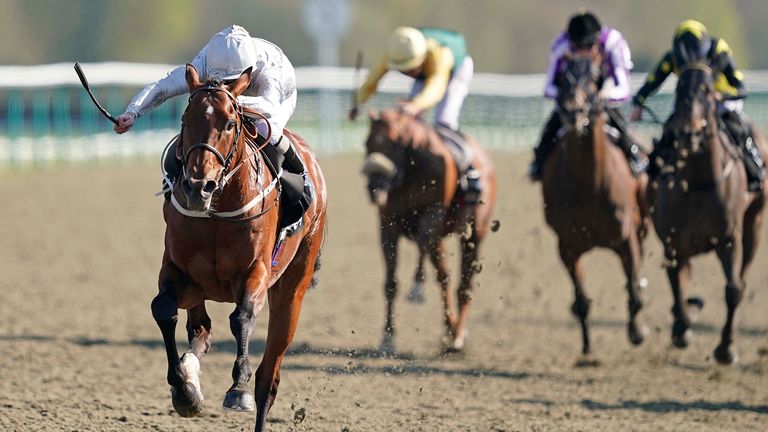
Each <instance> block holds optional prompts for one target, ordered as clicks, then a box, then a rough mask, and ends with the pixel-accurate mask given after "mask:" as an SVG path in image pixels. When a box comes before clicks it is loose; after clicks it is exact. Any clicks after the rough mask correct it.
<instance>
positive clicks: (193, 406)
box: [171, 382, 203, 417]
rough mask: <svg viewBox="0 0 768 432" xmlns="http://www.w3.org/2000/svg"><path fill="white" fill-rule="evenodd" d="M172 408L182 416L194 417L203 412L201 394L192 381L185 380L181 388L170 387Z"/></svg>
mask: <svg viewBox="0 0 768 432" xmlns="http://www.w3.org/2000/svg"><path fill="white" fill-rule="evenodd" d="M171 402H173V409H175V410H176V412H177V413H179V415H180V416H182V417H195V416H199V415H200V414H201V413H202V412H203V395H202V394H201V393H200V391H199V390H198V389H197V388H195V386H194V385H193V384H192V383H189V382H186V383H184V385H183V386H182V387H181V389H176V388H175V387H171Z"/></svg>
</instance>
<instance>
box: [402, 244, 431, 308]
mask: <svg viewBox="0 0 768 432" xmlns="http://www.w3.org/2000/svg"><path fill="white" fill-rule="evenodd" d="M426 256H427V253H426V251H425V250H424V248H422V247H419V262H418V263H417V266H416V273H415V274H414V275H413V285H411V290H410V291H408V296H407V297H406V299H407V300H408V301H409V302H410V303H415V304H421V303H424V302H425V301H426V299H425V298H424V282H425V281H426V280H427V278H426V276H425V275H424V259H425V258H426Z"/></svg>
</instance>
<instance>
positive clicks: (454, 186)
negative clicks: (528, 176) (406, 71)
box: [363, 110, 496, 353]
mask: <svg viewBox="0 0 768 432" xmlns="http://www.w3.org/2000/svg"><path fill="white" fill-rule="evenodd" d="M370 120H371V130H370V134H369V135H368V139H367V141H366V161H365V165H364V167H363V172H364V174H365V175H366V176H367V177H368V191H369V194H370V198H371V200H372V201H373V202H374V203H375V204H376V205H377V206H378V209H379V222H380V235H381V249H382V252H383V253H384V262H385V264H386V281H385V284H384V291H385V295H386V300H387V312H386V324H385V325H384V336H383V339H382V343H381V349H382V351H384V352H389V353H391V352H394V336H395V323H394V301H395V295H396V294H397V279H396V274H395V273H396V269H397V248H398V242H399V240H400V237H405V238H407V239H409V240H412V241H414V242H416V244H417V245H418V248H419V263H418V264H419V265H418V269H417V271H416V276H415V283H417V284H418V283H420V282H422V281H423V279H424V268H423V261H424V258H425V257H429V259H430V260H431V262H432V264H433V265H434V267H435V269H436V270H437V280H438V282H439V284H440V288H441V290H442V291H441V292H442V300H443V304H444V308H445V315H444V318H445V338H444V343H445V348H446V349H447V350H449V351H454V350H461V349H462V348H463V346H464V341H465V337H466V334H467V332H466V326H467V316H468V313H469V306H470V302H471V299H472V287H473V276H474V275H475V274H476V273H478V272H479V271H480V269H481V266H480V264H479V262H478V253H479V248H480V243H481V242H482V240H483V238H484V237H485V235H486V234H487V233H488V229H489V227H490V224H491V212H492V211H493V207H494V205H495V200H496V175H495V172H494V168H493V163H492V162H491V159H490V157H489V156H488V154H487V153H486V152H485V151H484V150H483V149H482V148H481V147H480V145H479V144H478V143H477V141H475V140H474V138H472V137H469V136H467V137H466V143H467V144H466V145H468V146H471V149H472V151H473V153H474V155H475V159H474V161H473V165H474V167H475V168H477V169H478V170H479V171H480V175H481V178H480V181H481V183H482V184H483V190H482V192H481V196H480V197H479V200H478V202H477V203H475V204H471V205H470V204H466V203H465V202H464V200H463V199H462V196H461V193H457V192H458V185H459V181H460V176H459V172H458V168H457V165H456V163H455V162H454V159H453V156H452V155H451V152H450V151H449V150H448V148H447V147H446V145H445V144H444V143H443V140H442V138H441V137H440V135H439V134H438V133H437V132H436V131H435V129H434V128H433V127H431V126H428V125H427V124H425V123H424V122H423V121H421V120H418V119H416V118H414V117H413V116H410V115H407V114H404V113H400V112H398V111H394V110H385V111H382V112H381V113H371V115H370ZM451 233H460V234H461V240H460V242H461V276H460V282H459V286H458V291H457V292H458V309H457V307H456V302H455V300H454V296H453V293H452V292H451V290H450V286H449V285H450V280H449V274H448V273H449V271H448V266H447V264H446V259H445V248H444V242H443V240H444V238H445V237H446V236H447V235H449V234H451Z"/></svg>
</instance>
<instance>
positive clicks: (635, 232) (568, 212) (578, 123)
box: [542, 54, 648, 364]
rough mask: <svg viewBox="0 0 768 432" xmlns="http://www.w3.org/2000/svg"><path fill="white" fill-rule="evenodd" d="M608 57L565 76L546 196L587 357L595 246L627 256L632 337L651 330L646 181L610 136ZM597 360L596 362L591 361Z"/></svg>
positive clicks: (571, 68) (545, 175)
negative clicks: (644, 295) (645, 286)
mask: <svg viewBox="0 0 768 432" xmlns="http://www.w3.org/2000/svg"><path fill="white" fill-rule="evenodd" d="M600 61H601V60H600V56H599V54H596V55H595V56H593V57H589V56H573V57H570V58H568V59H567V64H566V67H565V69H564V71H563V72H562V73H561V74H560V75H559V78H558V87H559V92H558V97H557V100H556V107H555V109H556V110H557V113H558V115H559V116H560V118H561V119H562V122H563V125H564V129H563V130H561V131H560V133H561V136H560V138H559V141H558V143H557V146H556V150H554V151H553V152H552V154H551V155H550V157H549V158H547V160H546V161H545V163H544V166H543V171H542V192H543V195H544V214H545V217H546V221H547V223H548V224H549V225H550V226H551V227H552V229H553V230H554V231H555V233H556V234H557V237H558V240H559V247H558V248H559V253H560V259H561V260H562V262H563V264H564V265H565V267H566V269H567V270H568V274H569V275H570V277H571V280H572V281H573V285H574V289H575V300H574V302H573V305H572V306H571V311H572V312H573V314H574V315H575V316H576V317H577V318H578V320H579V323H580V324H581V329H582V354H583V355H585V356H587V355H589V354H590V353H591V345H590V337H589V324H588V316H589V309H590V303H591V300H590V299H589V298H588V297H587V295H586V293H585V291H584V282H583V277H584V271H583V268H582V261H581V256H582V254H584V253H586V252H587V251H589V250H591V249H592V248H595V247H604V248H609V249H611V250H613V251H614V252H616V254H618V255H619V258H621V263H622V267H623V269H624V273H625V274H626V277H627V283H626V289H627V293H628V294H629V321H628V325H627V330H628V335H629V340H630V342H631V343H632V344H634V345H639V344H641V343H642V342H643V339H644V338H645V336H646V334H647V332H648V330H647V328H646V327H645V326H644V325H641V324H639V322H638V318H637V315H638V313H639V312H640V309H641V308H642V306H643V302H642V299H641V295H640V291H641V288H642V281H641V278H640V276H639V273H638V271H639V267H640V264H641V260H642V244H641V242H642V240H643V238H644V237H645V235H646V232H647V225H646V220H647V218H646V217H645V214H644V210H643V209H644V197H643V192H644V184H643V183H644V181H645V176H642V177H640V178H638V179H635V178H634V177H633V176H632V174H631V171H630V168H629V164H628V163H627V161H626V159H625V157H624V156H623V154H622V153H621V151H620V150H619V148H618V147H617V146H616V145H614V144H612V143H611V142H610V141H609V140H610V138H609V135H608V134H607V133H606V123H607V115H608V114H607V113H606V111H605V109H604V106H603V102H602V100H601V99H600V96H599V84H598V81H599V80H600V79H601V76H600V74H601V72H600V69H599V67H598V65H599V64H600ZM584 360H585V361H587V362H589V363H586V364H590V363H592V362H591V361H589V360H588V359H584Z"/></svg>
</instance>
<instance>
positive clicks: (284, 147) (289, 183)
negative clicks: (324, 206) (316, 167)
mask: <svg viewBox="0 0 768 432" xmlns="http://www.w3.org/2000/svg"><path fill="white" fill-rule="evenodd" d="M274 146H275V148H276V149H277V151H278V152H279V153H280V154H282V155H283V157H284V158H285V159H284V161H283V164H282V166H283V168H284V169H285V171H286V172H284V173H283V176H282V178H281V184H282V187H283V193H284V194H285V196H284V199H286V204H287V205H286V210H285V216H286V218H287V220H286V223H284V225H286V226H292V225H294V224H300V223H301V222H302V219H303V218H302V216H304V213H305V212H306V211H307V209H309V205H310V204H312V201H314V199H315V188H314V186H313V185H312V182H311V181H310V178H309V173H308V172H307V169H306V167H305V166H304V162H303V161H302V160H301V158H300V157H299V155H298V154H297V152H296V148H295V145H294V144H293V143H292V142H291V140H290V139H289V138H288V137H287V136H285V135H283V136H281V137H280V139H279V140H278V141H277V143H275V144H274ZM298 228H300V227H299V226H297V227H296V229H294V230H292V232H291V233H289V235H292V234H293V233H295V232H296V231H298Z"/></svg>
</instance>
